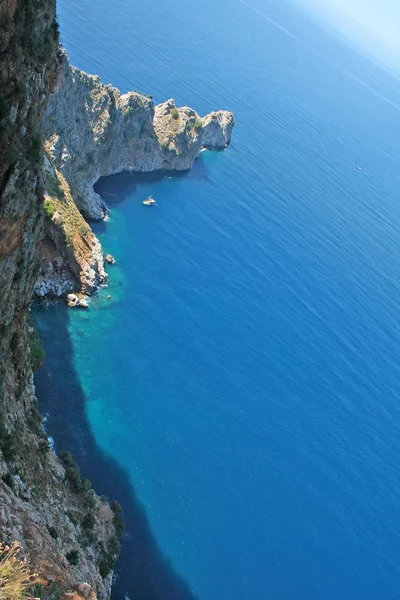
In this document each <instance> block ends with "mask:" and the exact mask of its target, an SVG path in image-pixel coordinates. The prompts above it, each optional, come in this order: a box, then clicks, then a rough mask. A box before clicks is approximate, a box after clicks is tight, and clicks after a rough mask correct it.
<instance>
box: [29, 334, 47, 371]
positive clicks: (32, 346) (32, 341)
mask: <svg viewBox="0 0 400 600" xmlns="http://www.w3.org/2000/svg"><path fill="white" fill-rule="evenodd" d="M29 352H30V354H29V361H30V365H31V369H33V370H35V369H38V368H40V366H41V365H42V362H43V359H44V350H43V346H42V344H41V343H40V338H39V334H38V332H37V331H34V332H33V333H32V334H31V335H30V338H29Z"/></svg>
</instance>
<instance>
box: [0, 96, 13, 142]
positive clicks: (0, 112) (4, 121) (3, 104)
mask: <svg viewBox="0 0 400 600" xmlns="http://www.w3.org/2000/svg"><path fill="white" fill-rule="evenodd" d="M10 112H11V110H10V105H9V104H8V102H7V100H5V99H4V98H0V133H3V134H4V133H6V131H7V130H8V128H9V126H10Z"/></svg>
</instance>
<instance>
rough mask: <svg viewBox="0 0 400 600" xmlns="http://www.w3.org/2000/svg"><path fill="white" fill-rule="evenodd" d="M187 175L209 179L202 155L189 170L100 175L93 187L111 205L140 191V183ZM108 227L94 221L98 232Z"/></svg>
mask: <svg viewBox="0 0 400 600" xmlns="http://www.w3.org/2000/svg"><path fill="white" fill-rule="evenodd" d="M218 152H223V150H220V151H219V150H218ZM186 177H190V178H191V179H197V180H202V181H207V178H208V175H207V166H206V164H205V162H204V161H203V160H202V159H201V157H199V158H198V159H197V160H196V162H195V163H194V165H193V167H192V169H190V170H189V171H154V172H153V173H136V172H129V171H122V173H117V174H116V175H109V176H108V177H100V179H99V180H98V181H97V182H96V183H95V184H94V186H93V189H94V191H95V192H96V193H97V194H99V196H101V198H102V200H103V201H104V202H105V203H106V204H107V205H109V206H111V205H113V204H116V203H119V202H122V201H123V200H125V199H126V198H130V197H132V196H133V194H134V193H135V192H137V191H138V187H139V186H140V184H147V183H157V182H159V181H162V180H163V179H164V178H168V179H183V178H186ZM106 227H107V222H106V221H97V222H95V223H94V230H95V233H97V234H99V233H103V232H104V231H105V230H106Z"/></svg>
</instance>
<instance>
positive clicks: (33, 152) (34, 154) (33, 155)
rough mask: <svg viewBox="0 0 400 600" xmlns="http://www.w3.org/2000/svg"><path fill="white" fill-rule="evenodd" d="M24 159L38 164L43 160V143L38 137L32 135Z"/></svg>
mask: <svg viewBox="0 0 400 600" xmlns="http://www.w3.org/2000/svg"><path fill="white" fill-rule="evenodd" d="M26 157H27V159H28V160H30V161H31V162H33V163H35V164H38V163H40V162H41V160H42V158H43V142H42V139H41V137H40V136H39V135H37V134H36V135H33V136H32V138H31V140H30V142H29V144H28V148H27V150H26Z"/></svg>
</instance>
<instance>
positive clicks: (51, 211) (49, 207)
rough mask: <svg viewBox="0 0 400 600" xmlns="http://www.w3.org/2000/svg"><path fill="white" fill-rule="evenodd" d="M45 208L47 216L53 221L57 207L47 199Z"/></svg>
mask: <svg viewBox="0 0 400 600" xmlns="http://www.w3.org/2000/svg"><path fill="white" fill-rule="evenodd" d="M43 207H44V212H45V213H46V216H47V217H49V219H51V218H52V217H53V215H54V213H55V212H56V207H55V205H54V203H53V202H52V201H51V200H50V199H49V198H46V200H45V201H44V202H43Z"/></svg>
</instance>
